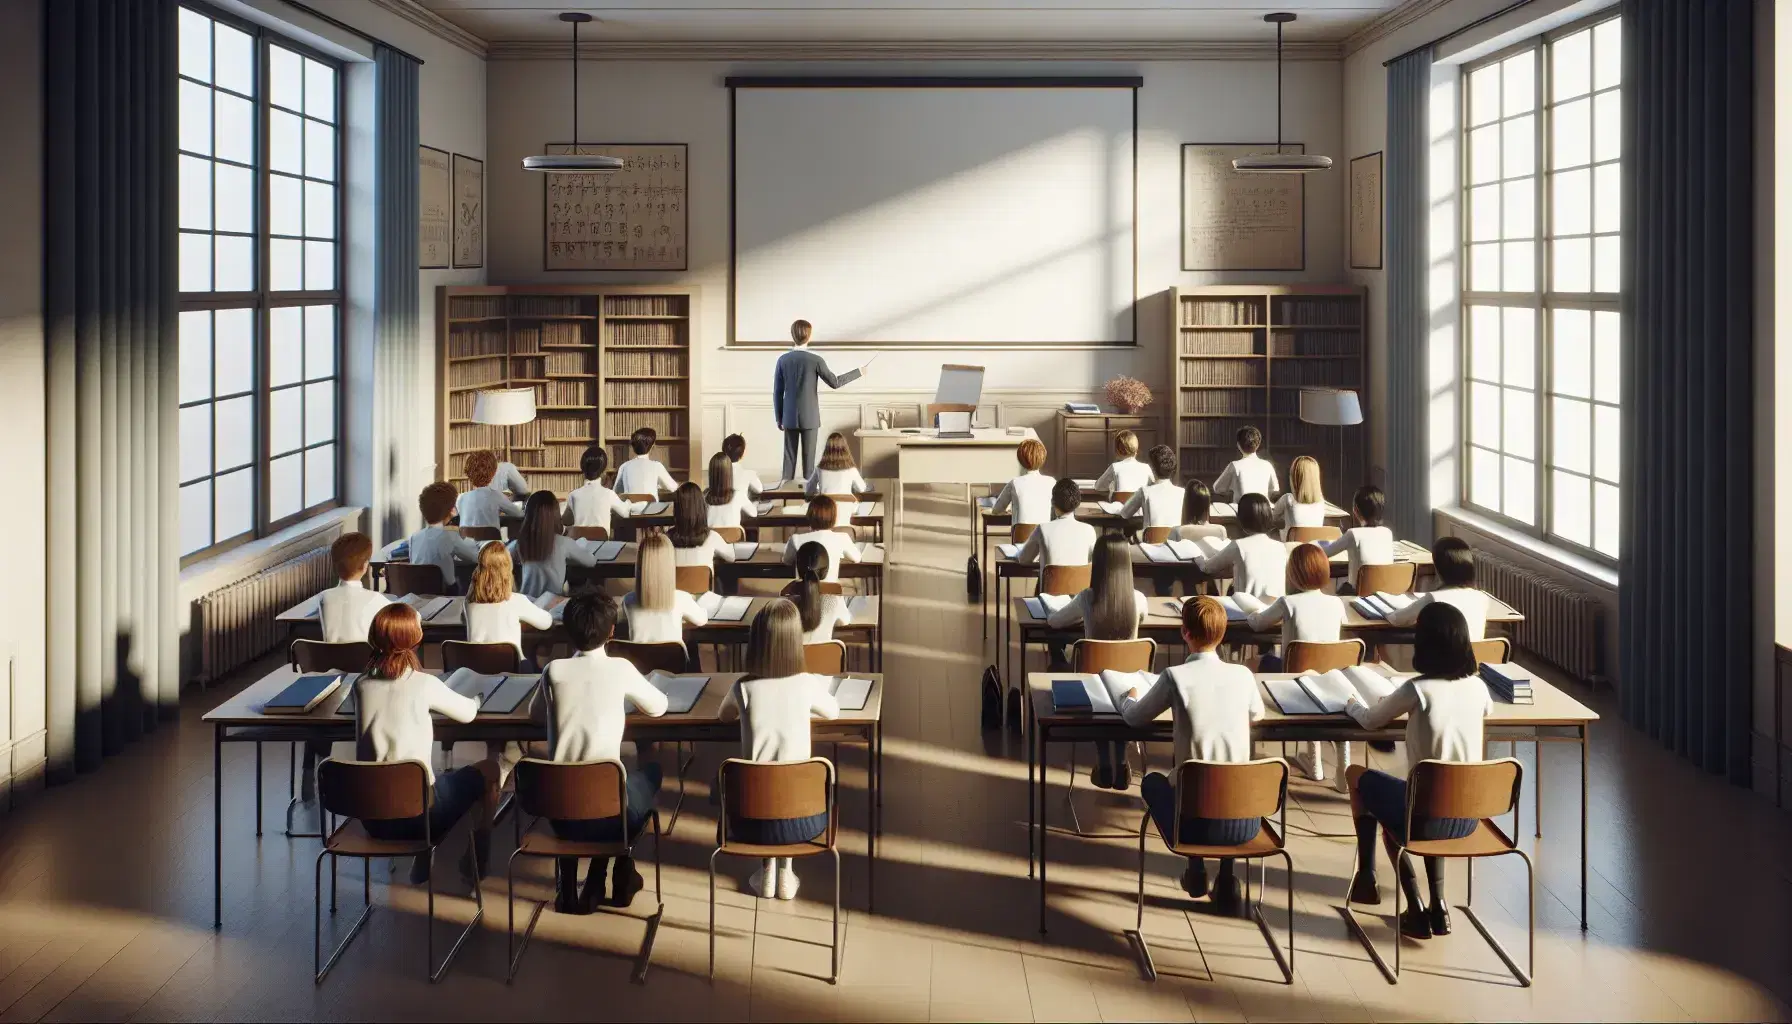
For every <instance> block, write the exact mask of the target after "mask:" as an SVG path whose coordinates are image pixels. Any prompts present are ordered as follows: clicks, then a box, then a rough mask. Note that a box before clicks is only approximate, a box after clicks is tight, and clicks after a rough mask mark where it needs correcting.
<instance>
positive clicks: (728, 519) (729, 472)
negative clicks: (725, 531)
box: [703, 452, 753, 527]
mask: <svg viewBox="0 0 1792 1024" xmlns="http://www.w3.org/2000/svg"><path fill="white" fill-rule="evenodd" d="M752 509H753V496H752V495H751V494H748V493H747V489H746V488H745V487H739V486H736V485H735V480H734V463H732V462H730V461H728V455H727V453H725V452H717V453H715V454H714V455H711V456H710V457H709V487H708V488H706V489H705V490H704V491H703V516H704V519H705V520H706V521H707V522H708V523H709V525H711V526H734V527H738V526H740V520H741V517H742V516H744V515H746V514H747V513H748V512H749V511H751V510H752Z"/></svg>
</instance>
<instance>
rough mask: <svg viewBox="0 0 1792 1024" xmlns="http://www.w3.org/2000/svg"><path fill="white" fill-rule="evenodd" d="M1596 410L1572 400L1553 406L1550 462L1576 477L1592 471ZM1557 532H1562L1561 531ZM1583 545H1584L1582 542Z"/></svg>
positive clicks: (1551, 412)
mask: <svg viewBox="0 0 1792 1024" xmlns="http://www.w3.org/2000/svg"><path fill="white" fill-rule="evenodd" d="M1592 413H1593V406H1592V405H1591V404H1590V403H1587V402H1581V401H1577V400H1575V399H1572V398H1557V399H1555V400H1553V401H1551V402H1550V413H1549V414H1550V430H1549V435H1550V444H1551V447H1550V456H1551V459H1550V461H1551V462H1553V463H1554V464H1555V465H1557V466H1560V467H1561V468H1563V469H1572V470H1574V471H1575V472H1576V473H1591V472H1592V471H1593V419H1592ZM1557 532H1558V533H1559V532H1561V531H1560V530H1559V529H1558V530H1557ZM1583 543H1584V541H1583Z"/></svg>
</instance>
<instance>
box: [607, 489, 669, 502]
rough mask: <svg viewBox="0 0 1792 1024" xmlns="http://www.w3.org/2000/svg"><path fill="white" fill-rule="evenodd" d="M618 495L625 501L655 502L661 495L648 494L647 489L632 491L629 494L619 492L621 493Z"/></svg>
mask: <svg viewBox="0 0 1792 1024" xmlns="http://www.w3.org/2000/svg"><path fill="white" fill-rule="evenodd" d="M617 497H619V498H621V499H622V500H623V501H632V502H642V501H645V502H655V501H658V500H660V499H659V495H657V494H648V493H647V492H645V491H630V492H628V493H627V494H619V495H617Z"/></svg>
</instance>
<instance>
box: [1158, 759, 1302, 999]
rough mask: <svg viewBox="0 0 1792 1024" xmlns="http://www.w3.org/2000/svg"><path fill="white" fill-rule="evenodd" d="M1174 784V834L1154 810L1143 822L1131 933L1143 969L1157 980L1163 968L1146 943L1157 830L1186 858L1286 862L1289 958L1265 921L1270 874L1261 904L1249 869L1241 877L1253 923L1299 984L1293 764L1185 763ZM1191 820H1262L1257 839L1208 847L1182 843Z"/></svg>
mask: <svg viewBox="0 0 1792 1024" xmlns="http://www.w3.org/2000/svg"><path fill="white" fill-rule="evenodd" d="M1172 781H1173V782H1174V783H1175V786H1176V806H1175V813H1174V815H1173V816H1172V818H1171V828H1170V831H1169V832H1168V833H1167V834H1166V833H1165V832H1164V830H1163V827H1162V826H1161V824H1159V823H1157V822H1155V821H1153V819H1152V817H1151V811H1150V810H1149V809H1147V810H1146V811H1145V817H1144V820H1143V821H1141V822H1140V823H1139V896H1138V917H1137V919H1136V922H1135V923H1134V926H1133V928H1132V929H1131V930H1130V931H1128V932H1127V933H1126V934H1127V936H1128V937H1129V938H1131V939H1133V940H1134V942H1135V944H1136V945H1135V948H1137V949H1138V951H1139V959H1140V966H1141V967H1142V968H1143V969H1144V971H1145V977H1146V979H1148V980H1150V981H1156V980H1157V966H1156V965H1155V964H1153V963H1152V961H1151V947H1150V946H1149V945H1147V944H1146V942H1145V833H1146V832H1148V831H1155V832H1156V833H1157V835H1158V838H1159V839H1161V840H1163V844H1164V846H1165V847H1166V848H1167V849H1168V850H1169V851H1170V852H1171V853H1174V854H1176V855H1178V856H1181V857H1230V858H1233V859H1235V860H1266V859H1268V858H1270V857H1280V858H1282V861H1283V863H1284V864H1286V865H1287V868H1288V952H1287V956H1286V957H1284V956H1283V954H1282V948H1281V946H1280V945H1278V944H1277V943H1276V939H1275V936H1274V935H1273V934H1271V933H1270V930H1269V924H1268V922H1266V921H1264V920H1263V887H1264V885H1265V883H1267V882H1268V876H1267V873H1266V872H1265V873H1262V874H1260V876H1259V877H1260V881H1259V883H1258V885H1259V887H1258V891H1257V900H1256V902H1255V903H1253V902H1251V898H1250V886H1251V873H1250V871H1249V870H1248V869H1246V870H1243V871H1241V872H1240V874H1242V875H1243V876H1244V885H1245V906H1246V908H1247V909H1248V910H1249V912H1250V916H1251V919H1252V920H1253V921H1255V922H1256V923H1257V930H1258V931H1260V932H1262V933H1263V940H1264V941H1265V942H1267V943H1268V944H1269V952H1270V955H1272V956H1274V957H1275V960H1276V966H1277V967H1280V968H1281V969H1282V981H1283V982H1284V983H1286V984H1289V985H1292V984H1294V858H1293V857H1291V856H1289V854H1288V849H1287V846H1286V844H1285V841H1284V839H1283V837H1284V836H1285V835H1287V833H1288V764H1287V762H1285V761H1283V760H1282V759H1281V758H1268V759H1265V760H1261V761H1243V762H1237V763H1220V762H1214V761H1184V762H1182V763H1181V764H1180V765H1177V766H1176V777H1175V779H1174V780H1172ZM1185 817H1187V818H1257V819H1260V823H1259V825H1258V827H1257V834H1256V835H1254V836H1252V837H1251V838H1250V839H1247V840H1245V841H1244V842H1242V843H1239V844H1238V845H1236V846H1202V845H1198V844H1195V843H1184V842H1181V839H1182V819H1183V818H1185ZM1277 817H1279V818H1281V827H1280V828H1279V829H1278V828H1277V827H1276V825H1275V824H1274V823H1273V822H1272V821H1271V820H1270V819H1271V818H1277Z"/></svg>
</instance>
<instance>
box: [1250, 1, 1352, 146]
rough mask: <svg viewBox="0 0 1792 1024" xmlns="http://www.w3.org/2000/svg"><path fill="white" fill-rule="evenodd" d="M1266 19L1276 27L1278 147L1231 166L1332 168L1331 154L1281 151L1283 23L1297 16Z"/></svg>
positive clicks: (1284, 13)
mask: <svg viewBox="0 0 1792 1024" xmlns="http://www.w3.org/2000/svg"><path fill="white" fill-rule="evenodd" d="M1263 20H1264V21H1267V22H1269V23H1271V24H1272V25H1274V26H1275V27H1276V151H1275V152H1274V153H1259V154H1257V155H1255V156H1241V157H1239V158H1238V159H1236V160H1234V161H1232V169H1233V170H1235V171H1240V172H1243V173H1245V174H1308V173H1311V172H1313V171H1329V170H1331V168H1332V158H1331V157H1329V156H1309V155H1307V154H1305V153H1284V152H1282V26H1283V25H1286V24H1288V23H1289V22H1291V21H1293V20H1294V15H1293V14H1292V13H1290V12H1288V11H1278V12H1276V13H1274V14H1265V15H1264V16H1263Z"/></svg>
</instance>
